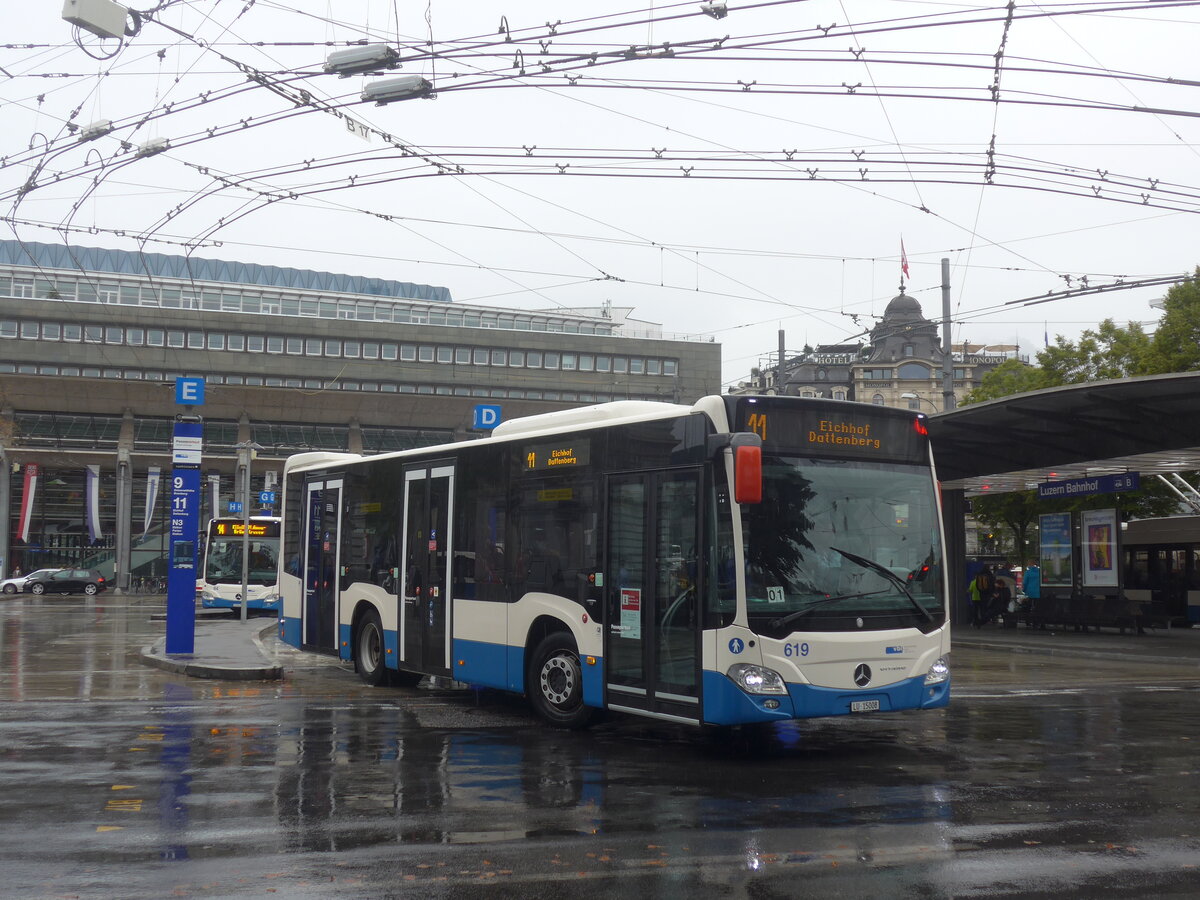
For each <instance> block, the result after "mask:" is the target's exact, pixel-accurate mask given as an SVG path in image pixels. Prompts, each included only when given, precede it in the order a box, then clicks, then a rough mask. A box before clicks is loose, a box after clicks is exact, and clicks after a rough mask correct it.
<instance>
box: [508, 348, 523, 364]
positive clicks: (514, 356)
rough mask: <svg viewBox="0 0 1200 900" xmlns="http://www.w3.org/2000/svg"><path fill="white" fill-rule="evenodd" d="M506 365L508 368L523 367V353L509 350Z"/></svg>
mask: <svg viewBox="0 0 1200 900" xmlns="http://www.w3.org/2000/svg"><path fill="white" fill-rule="evenodd" d="M508 364H509V365H510V366H524V365H525V351H524V350H509V351H508Z"/></svg>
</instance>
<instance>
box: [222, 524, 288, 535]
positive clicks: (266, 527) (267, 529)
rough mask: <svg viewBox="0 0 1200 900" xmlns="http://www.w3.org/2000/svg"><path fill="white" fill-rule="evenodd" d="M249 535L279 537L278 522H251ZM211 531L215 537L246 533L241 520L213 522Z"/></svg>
mask: <svg viewBox="0 0 1200 900" xmlns="http://www.w3.org/2000/svg"><path fill="white" fill-rule="evenodd" d="M249 528H250V537H256V538H260V537H279V523H278V522H251V523H250V526H249ZM213 532H214V534H215V535H216V536H217V537H242V536H243V535H245V534H246V525H245V523H243V522H215V523H214V524H213Z"/></svg>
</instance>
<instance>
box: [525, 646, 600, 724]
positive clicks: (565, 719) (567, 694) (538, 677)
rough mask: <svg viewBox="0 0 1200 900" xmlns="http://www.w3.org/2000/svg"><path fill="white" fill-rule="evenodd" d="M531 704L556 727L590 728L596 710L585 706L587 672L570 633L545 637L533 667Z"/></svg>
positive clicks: (530, 693)
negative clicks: (584, 686)
mask: <svg viewBox="0 0 1200 900" xmlns="http://www.w3.org/2000/svg"><path fill="white" fill-rule="evenodd" d="M528 692H529V702H530V704H531V705H532V706H533V709H534V712H536V713H537V714H538V715H539V716H541V717H542V718H543V719H545V720H546V722H548V723H549V724H551V725H553V726H555V727H556V728H586V727H587V726H588V725H590V724H591V722H592V719H593V718H594V717H595V715H596V710H595V709H593V708H592V707H590V706H584V705H583V669H582V667H581V666H580V665H579V651H578V650H576V649H575V642H574V641H573V640H572V639H571V636H570V635H569V634H567V633H566V632H562V631H556V632H555V633H554V634H549V635H547V636H546V637H544V638H543V639H542V641H541V643H539V644H538V645H537V648H536V649H535V650H534V651H533V657H532V661H531V663H530V666H529V687H528Z"/></svg>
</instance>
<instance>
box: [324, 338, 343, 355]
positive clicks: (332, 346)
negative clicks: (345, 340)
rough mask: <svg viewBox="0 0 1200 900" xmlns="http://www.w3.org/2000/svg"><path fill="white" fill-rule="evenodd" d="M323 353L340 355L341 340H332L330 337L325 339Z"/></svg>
mask: <svg viewBox="0 0 1200 900" xmlns="http://www.w3.org/2000/svg"><path fill="white" fill-rule="evenodd" d="M325 355H326V356H341V355H342V342H341V341H337V340H332V339H331V340H327V341H326V342H325Z"/></svg>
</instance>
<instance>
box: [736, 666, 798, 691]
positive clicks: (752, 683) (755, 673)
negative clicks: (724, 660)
mask: <svg viewBox="0 0 1200 900" xmlns="http://www.w3.org/2000/svg"><path fill="white" fill-rule="evenodd" d="M725 674H726V675H728V676H729V678H730V679H731V680H732V681H733V683H734V684H736V685H737V686H738V687H740V688H741V689H742V690H743V691H745V692H746V693H747V694H786V693H787V687H786V686H785V685H784V683H783V676H782V675H780V674H779V673H778V672H776V671H775V670H774V669H768V668H766V667H764V666H753V665H750V664H749V663H736V664H735V665H732V666H730V667H729V671H728V672H726V673H725Z"/></svg>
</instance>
